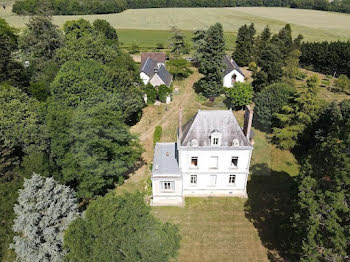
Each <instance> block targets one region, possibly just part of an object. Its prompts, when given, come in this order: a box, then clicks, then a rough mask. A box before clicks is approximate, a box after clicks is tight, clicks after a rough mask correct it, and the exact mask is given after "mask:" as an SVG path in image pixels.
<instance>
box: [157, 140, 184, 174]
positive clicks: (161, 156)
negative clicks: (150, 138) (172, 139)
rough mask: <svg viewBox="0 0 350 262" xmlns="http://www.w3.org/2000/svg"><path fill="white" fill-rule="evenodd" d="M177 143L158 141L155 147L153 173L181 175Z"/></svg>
mask: <svg viewBox="0 0 350 262" xmlns="http://www.w3.org/2000/svg"><path fill="white" fill-rule="evenodd" d="M176 152H177V148H176V143H157V144H156V147H155V149H154V158H153V168H152V174H153V175H180V169H179V164H178V161H177V153H176Z"/></svg>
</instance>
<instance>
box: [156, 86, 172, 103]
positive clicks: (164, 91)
mask: <svg viewBox="0 0 350 262" xmlns="http://www.w3.org/2000/svg"><path fill="white" fill-rule="evenodd" d="M172 92H173V89H172V88H171V87H167V86H166V85H160V86H159V87H158V98H159V101H161V102H163V103H165V102H166V98H167V97H168V96H170V95H171V94H172Z"/></svg>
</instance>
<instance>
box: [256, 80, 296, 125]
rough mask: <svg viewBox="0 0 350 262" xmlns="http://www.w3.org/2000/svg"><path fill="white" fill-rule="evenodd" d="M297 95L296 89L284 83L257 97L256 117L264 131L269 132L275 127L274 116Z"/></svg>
mask: <svg viewBox="0 0 350 262" xmlns="http://www.w3.org/2000/svg"><path fill="white" fill-rule="evenodd" d="M295 94H296V90H295V88H293V87H291V86H289V85H287V84H284V83H275V84H272V85H270V86H267V87H266V88H265V89H263V90H262V91H261V92H260V93H258V94H257V95H256V96H255V98H254V102H255V107H254V112H255V113H254V116H255V118H256V120H257V122H258V123H259V124H260V125H261V127H262V129H263V130H267V131H269V130H271V128H272V127H274V126H275V121H274V120H275V119H274V117H273V115H274V114H275V113H279V112H280V111H281V110H282V108H283V106H285V105H287V104H288V103H289V101H290V100H291V99H292V98H293V97H294V95H295Z"/></svg>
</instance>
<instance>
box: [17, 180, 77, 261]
mask: <svg viewBox="0 0 350 262" xmlns="http://www.w3.org/2000/svg"><path fill="white" fill-rule="evenodd" d="M14 211H15V214H16V219H15V221H14V225H13V230H14V232H15V233H17V234H18V235H16V236H15V237H14V238H13V241H14V243H13V244H12V245H11V247H12V248H13V249H14V250H15V252H16V255H17V258H18V259H20V260H21V261H62V260H63V257H64V256H65V254H66V252H67V251H66V250H65V249H64V248H63V232H64V230H66V229H67V227H68V225H69V224H70V223H71V222H72V221H73V220H74V219H75V218H76V217H77V216H78V214H79V213H78V206H77V204H76V199H75V197H74V192H73V191H72V190H71V189H70V188H69V187H66V186H63V185H60V184H58V183H57V182H56V181H55V180H54V179H53V178H43V177H41V176H40V175H37V174H33V176H32V178H31V179H25V181H24V188H23V189H21V190H19V196H18V203H17V204H16V205H15V207H14Z"/></svg>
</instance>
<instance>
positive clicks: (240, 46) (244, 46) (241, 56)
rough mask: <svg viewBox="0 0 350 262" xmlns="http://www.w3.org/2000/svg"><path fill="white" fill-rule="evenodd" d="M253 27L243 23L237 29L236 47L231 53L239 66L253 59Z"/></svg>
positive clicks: (245, 64) (254, 31)
mask: <svg viewBox="0 0 350 262" xmlns="http://www.w3.org/2000/svg"><path fill="white" fill-rule="evenodd" d="M255 33H256V30H255V27H254V24H253V23H252V24H251V25H250V26H249V27H248V26H247V25H243V26H241V27H240V28H239V29H238V34H237V40H236V47H235V50H234V52H233V54H232V57H233V59H234V60H235V61H236V63H237V64H238V65H240V66H247V65H248V64H249V63H250V62H252V61H253V59H254V52H255V48H254V41H255Z"/></svg>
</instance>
